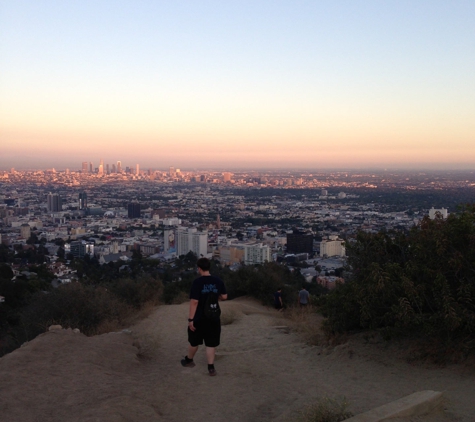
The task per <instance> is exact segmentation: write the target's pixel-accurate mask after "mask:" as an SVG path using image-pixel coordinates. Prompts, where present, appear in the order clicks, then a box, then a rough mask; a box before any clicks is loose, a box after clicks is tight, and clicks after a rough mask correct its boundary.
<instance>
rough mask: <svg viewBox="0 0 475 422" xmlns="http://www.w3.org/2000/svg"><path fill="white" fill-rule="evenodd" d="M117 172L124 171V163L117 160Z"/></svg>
mask: <svg viewBox="0 0 475 422" xmlns="http://www.w3.org/2000/svg"><path fill="white" fill-rule="evenodd" d="M117 173H122V163H121V162H120V161H117Z"/></svg>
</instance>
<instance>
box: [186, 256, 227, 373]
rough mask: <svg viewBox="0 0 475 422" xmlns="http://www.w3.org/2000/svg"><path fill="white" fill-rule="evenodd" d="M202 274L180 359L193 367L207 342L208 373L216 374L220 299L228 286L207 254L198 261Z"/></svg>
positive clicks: (192, 295) (194, 287) (193, 288)
mask: <svg viewBox="0 0 475 422" xmlns="http://www.w3.org/2000/svg"><path fill="white" fill-rule="evenodd" d="M197 266H198V273H199V275H200V276H199V277H198V278H197V279H195V280H194V281H193V284H192V286H191V292H190V310H189V314H188V342H189V343H190V345H189V346H188V354H187V356H185V357H184V358H183V359H182V360H181V364H182V365H183V366H186V367H188V368H193V367H194V366H195V363H194V362H193V357H194V356H195V353H196V352H197V351H198V347H199V346H200V345H201V344H203V341H204V344H205V346H206V357H207V359H208V373H209V375H211V376H214V375H216V370H215V368H214V357H215V355H216V347H217V346H219V342H220V338H221V320H220V315H221V310H220V308H219V303H218V301H219V300H226V299H227V298H228V295H227V294H226V287H225V286H224V283H223V281H222V280H221V279H220V278H218V277H215V276H212V275H211V274H210V273H209V270H210V268H211V262H210V261H209V259H207V258H200V259H198V262H197Z"/></svg>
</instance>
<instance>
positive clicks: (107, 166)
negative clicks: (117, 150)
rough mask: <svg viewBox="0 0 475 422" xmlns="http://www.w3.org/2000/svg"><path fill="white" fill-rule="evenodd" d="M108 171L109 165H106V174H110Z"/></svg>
mask: <svg viewBox="0 0 475 422" xmlns="http://www.w3.org/2000/svg"><path fill="white" fill-rule="evenodd" d="M110 173H111V172H110V170H109V164H106V174H110Z"/></svg>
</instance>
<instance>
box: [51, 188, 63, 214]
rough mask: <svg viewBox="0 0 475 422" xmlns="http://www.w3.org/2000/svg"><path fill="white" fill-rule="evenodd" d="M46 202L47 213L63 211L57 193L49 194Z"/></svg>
mask: <svg viewBox="0 0 475 422" xmlns="http://www.w3.org/2000/svg"><path fill="white" fill-rule="evenodd" d="M47 200H48V211H49V212H58V211H61V210H62V209H63V207H62V204H61V197H60V196H59V195H58V194H57V193H49V194H48V197H47Z"/></svg>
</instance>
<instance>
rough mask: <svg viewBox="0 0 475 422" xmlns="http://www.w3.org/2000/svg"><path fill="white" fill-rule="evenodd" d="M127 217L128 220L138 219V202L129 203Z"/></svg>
mask: <svg viewBox="0 0 475 422" xmlns="http://www.w3.org/2000/svg"><path fill="white" fill-rule="evenodd" d="M127 215H128V217H129V218H140V204H139V203H138V202H131V203H130V204H129V205H128V206H127Z"/></svg>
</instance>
